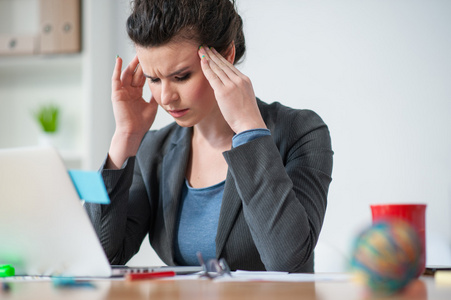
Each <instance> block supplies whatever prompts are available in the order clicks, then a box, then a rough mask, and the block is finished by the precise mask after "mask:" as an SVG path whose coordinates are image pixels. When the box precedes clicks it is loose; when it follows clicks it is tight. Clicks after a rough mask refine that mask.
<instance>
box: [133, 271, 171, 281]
mask: <svg viewBox="0 0 451 300" xmlns="http://www.w3.org/2000/svg"><path fill="white" fill-rule="evenodd" d="M174 276H175V272H174V271H164V272H148V273H130V274H126V275H125V279H127V280H140V279H154V278H162V277H174Z"/></svg>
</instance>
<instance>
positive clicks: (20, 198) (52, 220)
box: [0, 147, 200, 277]
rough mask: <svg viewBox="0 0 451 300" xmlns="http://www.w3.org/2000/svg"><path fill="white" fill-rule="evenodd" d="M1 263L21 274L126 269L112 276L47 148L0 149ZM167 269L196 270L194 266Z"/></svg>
mask: <svg viewBox="0 0 451 300" xmlns="http://www.w3.org/2000/svg"><path fill="white" fill-rule="evenodd" d="M2 264H10V265H12V266H13V267H14V268H15V270H16V274H21V275H57V276H76V277H110V276H112V275H116V274H122V273H124V272H125V271H128V270H129V269H124V268H119V269H118V270H117V273H116V271H113V268H112V267H111V266H110V265H109V262H108V260H107V258H106V256H105V253H104V251H103V249H102V246H101V245H100V242H99V240H98V238H97V235H96V233H95V231H94V228H93V227H92V224H91V221H90V219H89V218H88V215H87V213H86V211H85V209H84V208H83V206H82V204H81V201H80V199H79V196H78V193H77V191H76V189H75V187H74V185H73V183H72V180H71V179H70V176H69V174H68V172H67V170H66V167H65V166H64V164H63V161H62V159H61V157H60V156H59V154H58V152H57V151H56V150H55V149H54V148H52V147H27V148H15V149H0V265H2ZM159 268H160V267H156V268H152V267H150V268H139V270H140V271H143V270H144V271H155V270H158V269H159ZM168 269H171V270H174V271H176V272H178V273H190V272H195V271H200V267H187V268H186V267H168ZM165 270H167V269H166V268H165ZM131 271H133V270H131Z"/></svg>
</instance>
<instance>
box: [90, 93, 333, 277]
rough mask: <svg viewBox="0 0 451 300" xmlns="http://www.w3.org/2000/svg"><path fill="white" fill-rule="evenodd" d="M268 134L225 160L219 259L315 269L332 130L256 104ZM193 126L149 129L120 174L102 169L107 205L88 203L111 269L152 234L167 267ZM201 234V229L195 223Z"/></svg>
mask: <svg viewBox="0 0 451 300" xmlns="http://www.w3.org/2000/svg"><path fill="white" fill-rule="evenodd" d="M257 101H258V105H259V108H260V111H261V114H262V117H263V119H264V121H265V123H266V125H267V127H268V129H269V130H270V131H271V136H265V137H260V138H258V139H255V140H253V141H251V142H249V143H246V144H244V145H242V146H239V147H237V148H234V149H231V150H230V151H226V152H224V153H223V155H224V157H225V159H226V161H227V164H228V173H227V178H226V184H225V188H224V196H223V200H222V206H221V211H220V216H219V223H218V229H217V236H216V256H217V257H218V258H221V257H222V258H225V259H226V261H227V262H228V264H229V266H230V267H231V269H232V270H235V269H244V270H279V271H288V272H313V250H314V248H315V245H316V242H317V240H318V236H319V233H320V230H321V226H322V224H323V219H324V215H325V211H326V204H327V193H328V188H329V184H330V182H331V173H332V155H333V152H332V149H331V141H330V136H329V130H328V128H327V126H326V124H324V122H323V121H322V120H321V118H320V117H319V116H318V115H317V114H315V113H314V112H312V111H309V110H295V109H291V108H288V107H285V106H283V105H281V104H280V103H272V104H266V103H264V102H262V101H260V100H258V99H257ZM191 135H192V128H183V127H180V126H178V125H177V124H175V123H173V124H170V125H168V126H167V127H165V128H163V129H160V130H158V131H149V132H148V133H147V134H146V135H145V137H144V139H143V141H142V143H141V146H140V148H139V151H138V153H137V155H136V157H130V158H129V159H128V160H127V161H126V162H125V163H124V166H123V168H122V169H120V170H105V169H102V175H103V179H104V181H105V185H106V187H107V190H108V193H109V195H110V198H111V204H110V205H98V204H90V203H87V204H86V205H85V207H86V209H87V212H88V214H89V216H90V218H91V221H92V223H93V225H94V228H95V230H96V232H97V235H98V236H99V239H100V241H101V243H102V246H103V248H104V250H105V252H106V254H107V257H108V259H109V261H110V263H111V264H125V263H126V262H127V261H128V260H129V259H130V258H131V257H132V256H133V255H134V254H135V253H137V252H138V250H139V247H140V245H141V243H142V241H143V239H144V237H145V235H146V234H147V233H148V234H149V240H150V243H151V245H152V247H153V248H154V249H155V251H156V253H157V254H158V255H159V256H160V258H161V259H162V260H163V261H164V262H165V263H166V264H168V265H176V264H177V262H176V261H175V260H174V259H175V258H174V257H175V255H174V236H175V231H176V228H175V225H176V219H177V217H178V208H179V201H180V195H181V191H182V184H183V183H184V180H185V174H186V167H187V163H188V158H189V153H190V143H191ZM199 230H202V224H199Z"/></svg>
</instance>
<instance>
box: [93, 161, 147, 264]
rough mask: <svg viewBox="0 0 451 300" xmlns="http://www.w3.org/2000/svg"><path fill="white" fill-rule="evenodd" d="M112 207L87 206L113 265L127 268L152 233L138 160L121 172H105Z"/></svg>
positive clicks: (124, 166)
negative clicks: (145, 238) (124, 265)
mask: <svg viewBox="0 0 451 300" xmlns="http://www.w3.org/2000/svg"><path fill="white" fill-rule="evenodd" d="M101 174H102V177H103V180H104V182H105V186H106V189H107V192H108V195H109V196H110V201H111V203H110V204H109V205H100V204H93V203H86V204H85V208H86V211H87V213H88V215H89V217H90V219H91V222H92V224H93V226H94V229H95V231H96V233H97V236H98V237H99V240H100V243H101V244H102V247H103V249H104V251H105V254H106V256H107V258H108V260H109V262H110V264H114V265H123V264H125V263H126V262H127V261H128V260H129V259H130V258H131V257H132V256H133V255H134V254H136V253H137V252H138V250H139V247H140V246H141V243H142V241H143V239H144V237H145V235H146V234H147V232H148V231H147V230H148V229H149V219H150V204H149V201H148V196H147V193H146V191H145V188H144V184H143V183H142V176H141V172H140V170H139V165H138V164H137V163H136V157H130V158H128V160H127V161H126V162H125V163H124V165H123V166H122V168H121V169H120V170H106V169H103V167H102V168H101Z"/></svg>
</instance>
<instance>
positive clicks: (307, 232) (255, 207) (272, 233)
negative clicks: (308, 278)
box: [224, 111, 333, 272]
mask: <svg viewBox="0 0 451 300" xmlns="http://www.w3.org/2000/svg"><path fill="white" fill-rule="evenodd" d="M307 114H308V116H307V117H306V115H305V114H302V115H299V116H298V117H297V118H295V119H294V120H292V119H291V120H282V121H281V124H279V125H278V129H277V130H275V129H272V130H271V131H272V136H264V137H260V138H258V139H255V140H253V141H250V142H248V143H246V144H244V145H241V146H239V147H237V148H233V149H232V150H230V151H227V152H224V157H225V159H226V161H227V163H228V166H229V171H230V172H231V174H232V176H233V178H234V181H235V184H236V187H237V192H238V194H239V196H240V198H241V200H242V205H243V214H244V218H245V220H246V222H247V224H248V226H249V229H250V232H251V235H252V238H253V240H254V243H255V245H256V247H257V250H258V252H259V254H260V257H261V260H262V262H263V264H264V265H265V268H266V269H267V270H274V271H277V270H280V271H289V272H299V270H301V269H302V266H303V265H304V264H305V263H306V262H307V261H308V260H309V259H310V257H311V256H312V255H313V250H314V248H315V245H316V242H317V240H318V236H319V233H320V230H321V226H322V224H323V220H324V215H325V211H326V204H327V194H328V189H329V184H330V182H331V180H332V178H331V173H332V155H333V152H332V147H331V141H330V135H329V130H328V128H327V126H326V125H325V124H324V122H323V121H322V120H321V118H320V117H319V116H317V115H316V114H315V113H314V112H311V111H308V112H307ZM276 144H277V145H276Z"/></svg>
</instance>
